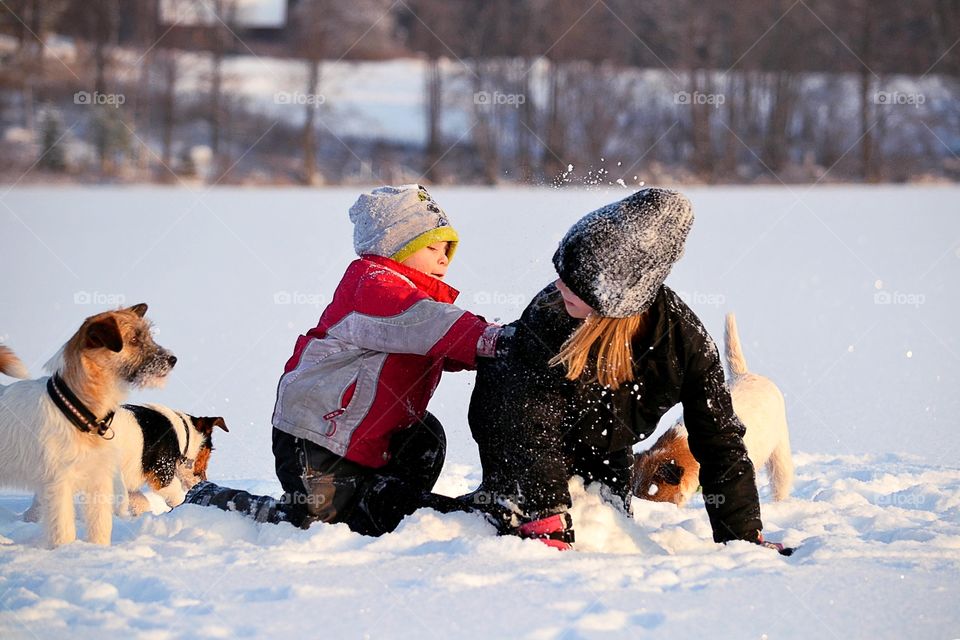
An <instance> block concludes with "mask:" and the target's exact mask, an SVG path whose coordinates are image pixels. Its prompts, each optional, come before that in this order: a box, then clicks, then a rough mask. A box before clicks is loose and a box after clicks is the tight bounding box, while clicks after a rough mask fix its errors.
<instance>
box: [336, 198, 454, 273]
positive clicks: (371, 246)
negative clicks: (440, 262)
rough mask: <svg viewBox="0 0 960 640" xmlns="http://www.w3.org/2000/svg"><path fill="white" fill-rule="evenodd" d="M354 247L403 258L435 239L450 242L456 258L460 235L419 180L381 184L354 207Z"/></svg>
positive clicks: (361, 252)
mask: <svg viewBox="0 0 960 640" xmlns="http://www.w3.org/2000/svg"><path fill="white" fill-rule="evenodd" d="M350 221H351V222H353V225H354V226H353V248H354V249H355V250H356V252H357V255H360V256H362V255H364V254H374V255H378V256H385V257H387V258H391V259H393V260H396V261H397V262H403V261H404V260H406V259H407V258H408V257H410V256H411V255H413V254H414V253H416V252H417V251H419V250H420V249H423V248H424V247H427V246H430V245H431V244H433V243H435V242H448V243H449V244H448V245H447V258H448V259H451V260H452V259H453V254H454V252H455V251H456V249H457V243H458V242H459V240H460V238H459V236H458V235H457V232H456V231H455V230H454V228H453V227H451V226H450V220H449V218H447V214H446V213H445V212H444V211H443V210H442V209H441V208H440V207H439V206H438V205H437V203H436V202H435V201H434V200H433V198H432V197H431V196H430V194H429V193H427V190H426V189H424V188H423V187H422V186H420V185H418V184H404V185H400V186H398V187H379V188H377V189H374V190H373V191H371V192H370V193H364V194H361V195H360V197H359V198H358V199H357V201H356V203H354V205H353V206H352V207H350Z"/></svg>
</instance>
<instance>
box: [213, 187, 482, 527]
mask: <svg viewBox="0 0 960 640" xmlns="http://www.w3.org/2000/svg"><path fill="white" fill-rule="evenodd" d="M350 220H351V221H352V222H353V223H354V248H355V250H356V252H357V254H358V255H359V256H360V257H359V258H358V259H357V260H355V261H354V262H352V263H351V264H350V266H349V267H347V270H346V273H345V274H344V276H343V278H342V280H341V281H340V284H339V285H338V286H337V289H336V291H335V292H334V295H333V301H332V302H331V303H330V304H329V305H328V306H327V308H326V309H325V310H324V312H323V315H322V316H321V317H320V322H319V324H318V325H317V326H316V327H315V328H314V329H312V330H310V331H309V332H308V333H307V334H306V335H302V336H300V337H299V338H298V340H297V343H296V346H295V348H294V352H293V355H292V356H291V357H290V359H289V361H288V362H287V364H286V367H285V368H284V373H283V376H282V377H281V378H280V383H279V385H278V389H277V400H276V405H275V408H274V413H273V427H274V428H273V453H274V457H275V461H276V472H277V478H278V479H279V480H280V484H281V485H282V486H283V489H284V491H285V493H284V496H283V499H282V500H281V503H280V505H279V506H278V507H277V509H275V510H274V511H271V512H270V513H269V514H268V515H266V516H262V517H261V519H268V520H270V519H286V520H289V521H290V522H293V523H294V524H296V525H298V526H302V527H306V526H309V525H310V523H312V522H314V521H316V520H320V521H323V522H331V523H332V522H345V523H347V525H348V526H349V527H350V528H351V529H352V530H354V531H357V532H359V533H363V534H367V535H380V534H382V533H386V532H389V531H392V530H393V529H395V528H396V526H397V525H398V524H399V522H400V520H401V519H402V518H403V517H404V516H405V515H408V514H410V513H412V512H413V511H414V510H416V509H417V508H419V507H421V506H431V507H434V508H436V509H439V510H442V511H449V510H453V509H460V508H462V505H460V504H459V503H457V502H456V501H454V500H453V499H450V498H445V497H444V496H438V495H435V494H431V493H430V490H431V489H432V488H433V485H434V484H435V483H436V480H437V478H438V477H439V475H440V470H441V468H442V467H443V461H444V456H445V449H446V447H445V437H444V432H443V427H442V426H441V425H440V423H439V421H438V420H437V419H436V418H434V417H433V416H432V415H431V414H430V413H429V412H427V410H426V408H427V402H428V401H429V400H430V397H431V396H432V395H433V392H434V390H435V389H436V387H437V384H438V383H439V381H440V375H441V373H442V372H443V371H444V370H446V371H458V370H462V369H473V368H475V367H476V361H477V357H478V356H480V357H492V356H493V355H494V354H495V352H496V343H497V337H498V335H499V332H500V327H498V326H497V325H493V324H490V323H488V322H486V321H485V320H483V319H482V318H480V317H478V316H475V315H473V314H472V313H469V312H467V311H463V310H462V309H459V308H458V307H456V306H454V305H453V304H452V303H453V301H454V300H455V299H456V297H457V295H458V292H457V291H456V290H455V289H454V288H453V287H451V286H449V285H447V284H446V283H444V282H443V278H444V277H445V275H446V271H447V267H448V266H449V263H450V259H451V258H452V257H453V255H454V252H455V251H456V247H457V243H458V242H459V238H458V236H457V233H456V231H454V229H453V227H451V226H450V223H449V220H448V218H447V215H446V214H445V213H444V212H443V211H442V210H441V209H440V207H439V206H437V204H436V202H435V201H434V200H433V198H432V197H430V195H429V194H428V193H427V191H426V189H424V188H423V187H422V186H419V185H403V186H399V187H381V188H378V189H375V190H373V191H372V192H371V193H366V194H363V195H361V196H360V198H359V199H358V200H357V202H356V203H355V204H354V205H353V207H351V208H350ZM202 492H203V489H202V488H201V489H200V490H198V491H197V493H202ZM207 493H209V490H207ZM236 498H237V496H236V495H232V496H230V497H229V500H228V499H227V498H226V497H225V496H220V498H219V499H215V498H213V497H212V496H211V497H209V498H203V497H200V498H198V499H197V500H194V501H200V502H205V503H214V504H217V503H222V504H223V505H226V504H228V502H233V504H234V505H236V504H237V499H236ZM242 498H246V496H243V497H242ZM241 501H243V500H241ZM254 502H256V499H254ZM254 506H255V507H256V508H257V509H260V510H262V507H263V505H262V504H260V505H254ZM271 508H272V505H271Z"/></svg>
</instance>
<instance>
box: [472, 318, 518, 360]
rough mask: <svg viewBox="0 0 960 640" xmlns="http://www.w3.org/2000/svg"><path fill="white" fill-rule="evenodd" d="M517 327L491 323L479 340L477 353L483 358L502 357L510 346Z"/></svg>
mask: <svg viewBox="0 0 960 640" xmlns="http://www.w3.org/2000/svg"><path fill="white" fill-rule="evenodd" d="M514 331H515V329H514V328H513V327H509V326H507V327H501V326H499V325H490V326H489V327H487V328H486V330H484V332H483V335H481V336H480V340H478V341H477V355H478V356H479V357H481V358H502V357H504V356H505V355H506V354H507V352H508V350H509V348H510V342H511V339H512V338H513V334H514Z"/></svg>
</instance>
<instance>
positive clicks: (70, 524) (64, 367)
mask: <svg viewBox="0 0 960 640" xmlns="http://www.w3.org/2000/svg"><path fill="white" fill-rule="evenodd" d="M146 312H147V305H145V304H138V305H134V306H132V307H129V308H125V309H118V310H116V311H106V312H104V313H99V314H96V315H94V316H91V317H89V318H87V319H86V320H85V321H84V322H83V324H82V325H81V326H80V328H79V329H78V330H77V332H76V333H75V334H74V335H73V337H71V338H70V339H69V340H68V341H67V343H66V344H65V345H64V346H63V348H61V349H60V351H58V352H57V354H56V355H54V357H53V358H52V359H51V360H50V362H48V363H47V368H48V369H49V370H50V371H52V372H53V375H52V376H50V377H49V378H39V379H36V380H22V381H20V382H15V383H13V384H11V385H8V386H2V385H0V486H5V487H16V488H21V489H32V490H34V491H36V492H37V493H38V494H39V495H40V496H41V503H42V505H43V506H42V508H41V511H42V517H41V520H42V521H43V525H44V529H45V531H46V535H47V539H48V541H49V543H50V544H51V545H52V546H58V545H62V544H66V543H68V542H72V541H74V540H75V539H76V537H77V531H76V517H75V513H74V502H73V498H74V494H75V493H77V492H81V493H82V495H83V506H84V512H85V513H84V515H85V521H86V525H87V539H88V540H89V541H90V542H93V543H96V544H103V545H107V544H110V537H111V532H112V528H113V509H112V507H113V506H114V505H115V504H116V501H117V498H116V496H117V491H116V490H115V480H116V477H117V473H116V472H117V469H118V459H117V458H118V457H117V455H116V451H117V448H116V447H113V446H111V445H110V440H109V438H111V437H112V436H113V435H115V431H114V429H113V417H114V415H115V413H116V411H117V410H118V409H119V408H120V403H121V402H122V401H123V398H124V397H125V396H126V394H127V391H128V389H129V388H130V387H157V386H162V384H163V383H164V381H165V379H166V376H167V374H168V373H170V370H171V369H172V368H173V366H174V365H175V364H176V362H177V359H176V357H175V356H174V355H173V354H171V353H170V352H169V351H167V350H166V349H164V348H163V347H161V346H159V345H157V343H156V342H154V340H153V336H152V335H151V332H150V322H149V321H148V320H146V319H145V318H144V315H145V314H146ZM11 356H12V354H11V353H10V352H9V350H4V352H3V355H2V356H0V371H3V373H6V374H8V375H9V374H15V373H24V371H22V370H19V369H20V368H18V366H17V363H18V362H19V361H16V359H15V357H13V359H11ZM117 426H118V427H119V426H120V425H117Z"/></svg>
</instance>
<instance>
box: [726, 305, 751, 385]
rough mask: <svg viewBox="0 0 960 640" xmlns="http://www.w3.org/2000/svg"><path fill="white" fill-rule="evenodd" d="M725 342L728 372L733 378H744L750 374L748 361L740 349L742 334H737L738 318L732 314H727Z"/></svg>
mask: <svg viewBox="0 0 960 640" xmlns="http://www.w3.org/2000/svg"><path fill="white" fill-rule="evenodd" d="M723 341H724V343H725V345H726V354H725V355H726V357H727V372H728V373H729V374H730V377H731V378H736V377H737V376H742V375H744V374H747V373H749V372H750V370H749V369H748V368H747V360H746V358H744V357H743V349H741V348H740V334H739V333H737V318H736V316H734V315H733V314H732V313H728V314H727V327H726V330H725V331H724V334H723Z"/></svg>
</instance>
